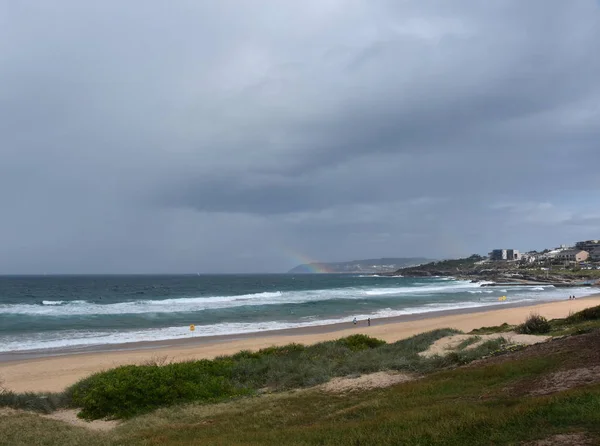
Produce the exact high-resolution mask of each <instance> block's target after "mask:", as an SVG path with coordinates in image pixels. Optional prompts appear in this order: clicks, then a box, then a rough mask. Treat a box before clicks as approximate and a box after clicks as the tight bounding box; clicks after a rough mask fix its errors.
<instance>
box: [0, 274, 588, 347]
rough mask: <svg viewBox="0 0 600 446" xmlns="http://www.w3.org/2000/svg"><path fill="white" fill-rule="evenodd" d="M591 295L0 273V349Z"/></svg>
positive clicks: (320, 277)
mask: <svg viewBox="0 0 600 446" xmlns="http://www.w3.org/2000/svg"><path fill="white" fill-rule="evenodd" d="M592 293H593V290H592V289H589V288H576V289H572V288H571V289H568V290H565V289H557V288H554V287H552V286H540V287H531V286H503V287H483V286H481V284H479V283H470V282H468V281H460V280H452V279H449V278H417V279H415V278H404V277H377V276H361V275H343V274H340V275H331V274H299V275H287V274H274V275H177V276H150V275H148V276H44V277H32V276H20V277H0V352H15V351H39V350H43V351H51V350H52V349H61V348H79V347H89V346H101V345H107V344H121V343H128V342H140V341H156V340H167V339H179V338H189V337H190V336H195V337H206V336H215V335H229V334H243V333H253V332H261V331H266V330H277V329H285V328H297V327H307V326H318V325H327V324H333V323H340V322H351V321H352V320H353V319H354V318H355V317H356V318H357V319H358V320H361V321H363V320H365V319H366V318H368V317H370V318H371V319H372V320H377V319H378V318H384V317H391V316H400V315H409V314H418V313H427V312H432V311H443V310H453V309H467V308H477V307H485V306H490V305H506V304H518V303H526V302H530V303H535V302H542V301H550V300H563V299H565V298H566V296H567V295H570V294H575V295H577V296H584V295H589V294H592ZM501 296H507V299H506V300H499V297H501ZM191 324H194V325H195V331H194V332H193V333H191V332H190V325H191Z"/></svg>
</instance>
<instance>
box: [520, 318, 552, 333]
mask: <svg viewBox="0 0 600 446" xmlns="http://www.w3.org/2000/svg"><path fill="white" fill-rule="evenodd" d="M551 329H552V326H551V325H550V322H548V319H546V318H545V317H544V316H540V315H539V314H531V315H529V317H528V318H527V320H526V321H525V322H523V323H522V324H521V325H519V326H517V328H516V329H515V331H516V332H517V333H521V334H546V333H549V332H550V330H551Z"/></svg>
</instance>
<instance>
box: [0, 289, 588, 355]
mask: <svg viewBox="0 0 600 446" xmlns="http://www.w3.org/2000/svg"><path fill="white" fill-rule="evenodd" d="M536 288H537V287H536ZM536 288H531V287H529V289H528V290H526V291H521V292H519V293H517V292H515V293H514V294H507V300H506V301H498V296H484V297H482V298H481V300H477V301H458V302H430V303H427V304H424V305H419V306H415V307H409V308H391V307H388V308H384V309H381V310H377V311H375V312H372V313H360V312H357V313H356V314H352V315H347V316H345V317H342V318H336V319H319V318H318V316H317V315H313V316H307V317H303V318H302V319H300V320H298V321H296V322H286V321H266V322H252V323H242V322H236V323H222V324H215V325H205V326H201V325H196V331H195V332H194V333H193V334H191V333H190V331H189V326H187V325H186V326H183V327H182V326H178V327H168V328H152V329H140V330H129V331H119V330H101V331H91V330H90V331H86V330H69V331H57V332H44V333H31V334H19V335H4V336H0V352H11V351H29V350H44V349H56V348H65V347H68V348H77V347H86V346H95V345H105V344H110V345H113V344H123V343H128V342H143V341H159V340H169V339H181V338H189V337H192V336H194V337H207V336H218V335H235V334H246V333H256V332H262V331H267V330H281V329H286V328H300V327H311V326H321V325H330V324H336V323H348V324H351V323H352V320H353V319H354V317H356V318H357V319H358V320H359V323H360V324H362V325H364V323H365V321H366V319H367V318H368V317H370V318H371V319H372V320H376V319H378V318H384V317H394V316H402V315H411V314H421V313H430V312H435V311H445V310H459V309H469V308H479V307H488V306H492V305H508V304H515V303H524V302H536V301H542V300H543V301H546V300H563V299H566V296H567V295H569V294H575V295H577V296H579V297H583V296H587V295H591V294H594V293H595V292H596V290H595V289H593V288H586V287H584V288H571V289H569V290H568V292H567V294H565V290H563V289H558V288H550V290H545V291H540V290H539V289H536ZM282 295H285V293H282ZM175 300H177V299H175ZM51 307H52V306H51ZM191 322H193V320H191Z"/></svg>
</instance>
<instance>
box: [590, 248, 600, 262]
mask: <svg viewBox="0 0 600 446" xmlns="http://www.w3.org/2000/svg"><path fill="white" fill-rule="evenodd" d="M590 258H591V259H592V260H593V261H594V262H597V261H600V248H594V249H592V252H590Z"/></svg>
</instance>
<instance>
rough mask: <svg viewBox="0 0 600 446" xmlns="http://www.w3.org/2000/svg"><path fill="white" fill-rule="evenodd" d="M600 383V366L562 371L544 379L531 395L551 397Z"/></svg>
mask: <svg viewBox="0 0 600 446" xmlns="http://www.w3.org/2000/svg"><path fill="white" fill-rule="evenodd" d="M598 382H600V366H593V367H580V368H576V369H570V370H561V371H560V372H556V373H552V374H551V375H549V376H547V377H545V378H543V379H542V380H541V381H540V382H539V384H538V385H537V386H536V388H535V389H534V390H532V391H531V392H529V394H530V395H549V394H551V393H556V392H562V391H563V390H568V389H572V388H574V387H579V386H585V385H587V384H595V383H598Z"/></svg>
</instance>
